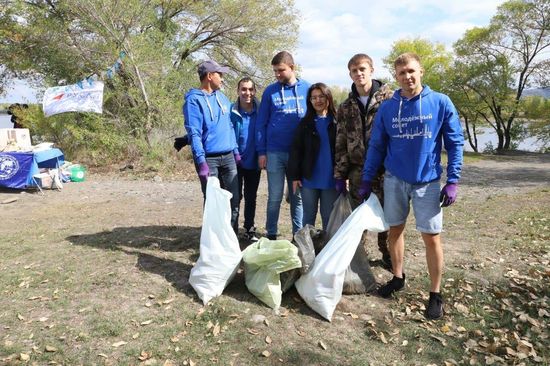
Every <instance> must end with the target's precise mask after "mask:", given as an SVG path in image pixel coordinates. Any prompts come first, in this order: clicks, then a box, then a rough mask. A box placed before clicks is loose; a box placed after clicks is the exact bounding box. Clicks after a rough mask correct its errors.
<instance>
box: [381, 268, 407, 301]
mask: <svg viewBox="0 0 550 366" xmlns="http://www.w3.org/2000/svg"><path fill="white" fill-rule="evenodd" d="M403 287H405V274H404V273H403V278H399V277H395V276H393V278H392V279H391V280H389V281H388V282H387V283H386V284H385V285H384V286H382V287H380V288H379V289H378V295H380V296H382V297H384V298H388V297H390V296H391V295H392V294H393V293H394V292H396V291H399V290H401V289H402V288H403Z"/></svg>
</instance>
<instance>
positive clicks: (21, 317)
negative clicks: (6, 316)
mask: <svg viewBox="0 0 550 366" xmlns="http://www.w3.org/2000/svg"><path fill="white" fill-rule="evenodd" d="M17 319H19V320H25V317H24V316H23V315H21V314H17Z"/></svg>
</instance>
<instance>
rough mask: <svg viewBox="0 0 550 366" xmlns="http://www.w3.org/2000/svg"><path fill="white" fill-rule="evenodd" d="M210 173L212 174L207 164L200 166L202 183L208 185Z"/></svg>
mask: <svg viewBox="0 0 550 366" xmlns="http://www.w3.org/2000/svg"><path fill="white" fill-rule="evenodd" d="M208 173H210V168H208V164H206V162H204V163H200V164H199V179H200V180H201V182H203V183H206V181H207V180H208Z"/></svg>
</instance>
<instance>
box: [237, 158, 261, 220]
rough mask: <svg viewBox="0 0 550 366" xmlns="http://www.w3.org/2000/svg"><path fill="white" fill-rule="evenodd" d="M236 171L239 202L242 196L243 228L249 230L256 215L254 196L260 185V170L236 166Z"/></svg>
mask: <svg viewBox="0 0 550 366" xmlns="http://www.w3.org/2000/svg"><path fill="white" fill-rule="evenodd" d="M238 171H239V193H240V198H239V202H240V200H242V199H243V197H244V228H245V229H246V230H249V229H251V228H253V227H254V218H255V216H256V196H257V194H258V186H259V185H260V175H261V170H258V169H253V170H251V169H245V168H238ZM243 186H244V187H243ZM243 188H244V190H243ZM243 192H244V193H243Z"/></svg>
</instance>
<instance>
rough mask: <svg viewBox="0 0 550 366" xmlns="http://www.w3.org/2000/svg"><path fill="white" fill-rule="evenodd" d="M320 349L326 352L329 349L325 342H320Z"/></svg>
mask: <svg viewBox="0 0 550 366" xmlns="http://www.w3.org/2000/svg"><path fill="white" fill-rule="evenodd" d="M318 344H319V347H321V348H322V349H324V350H326V349H327V345H326V344H325V342H323V341H319V343H318Z"/></svg>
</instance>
